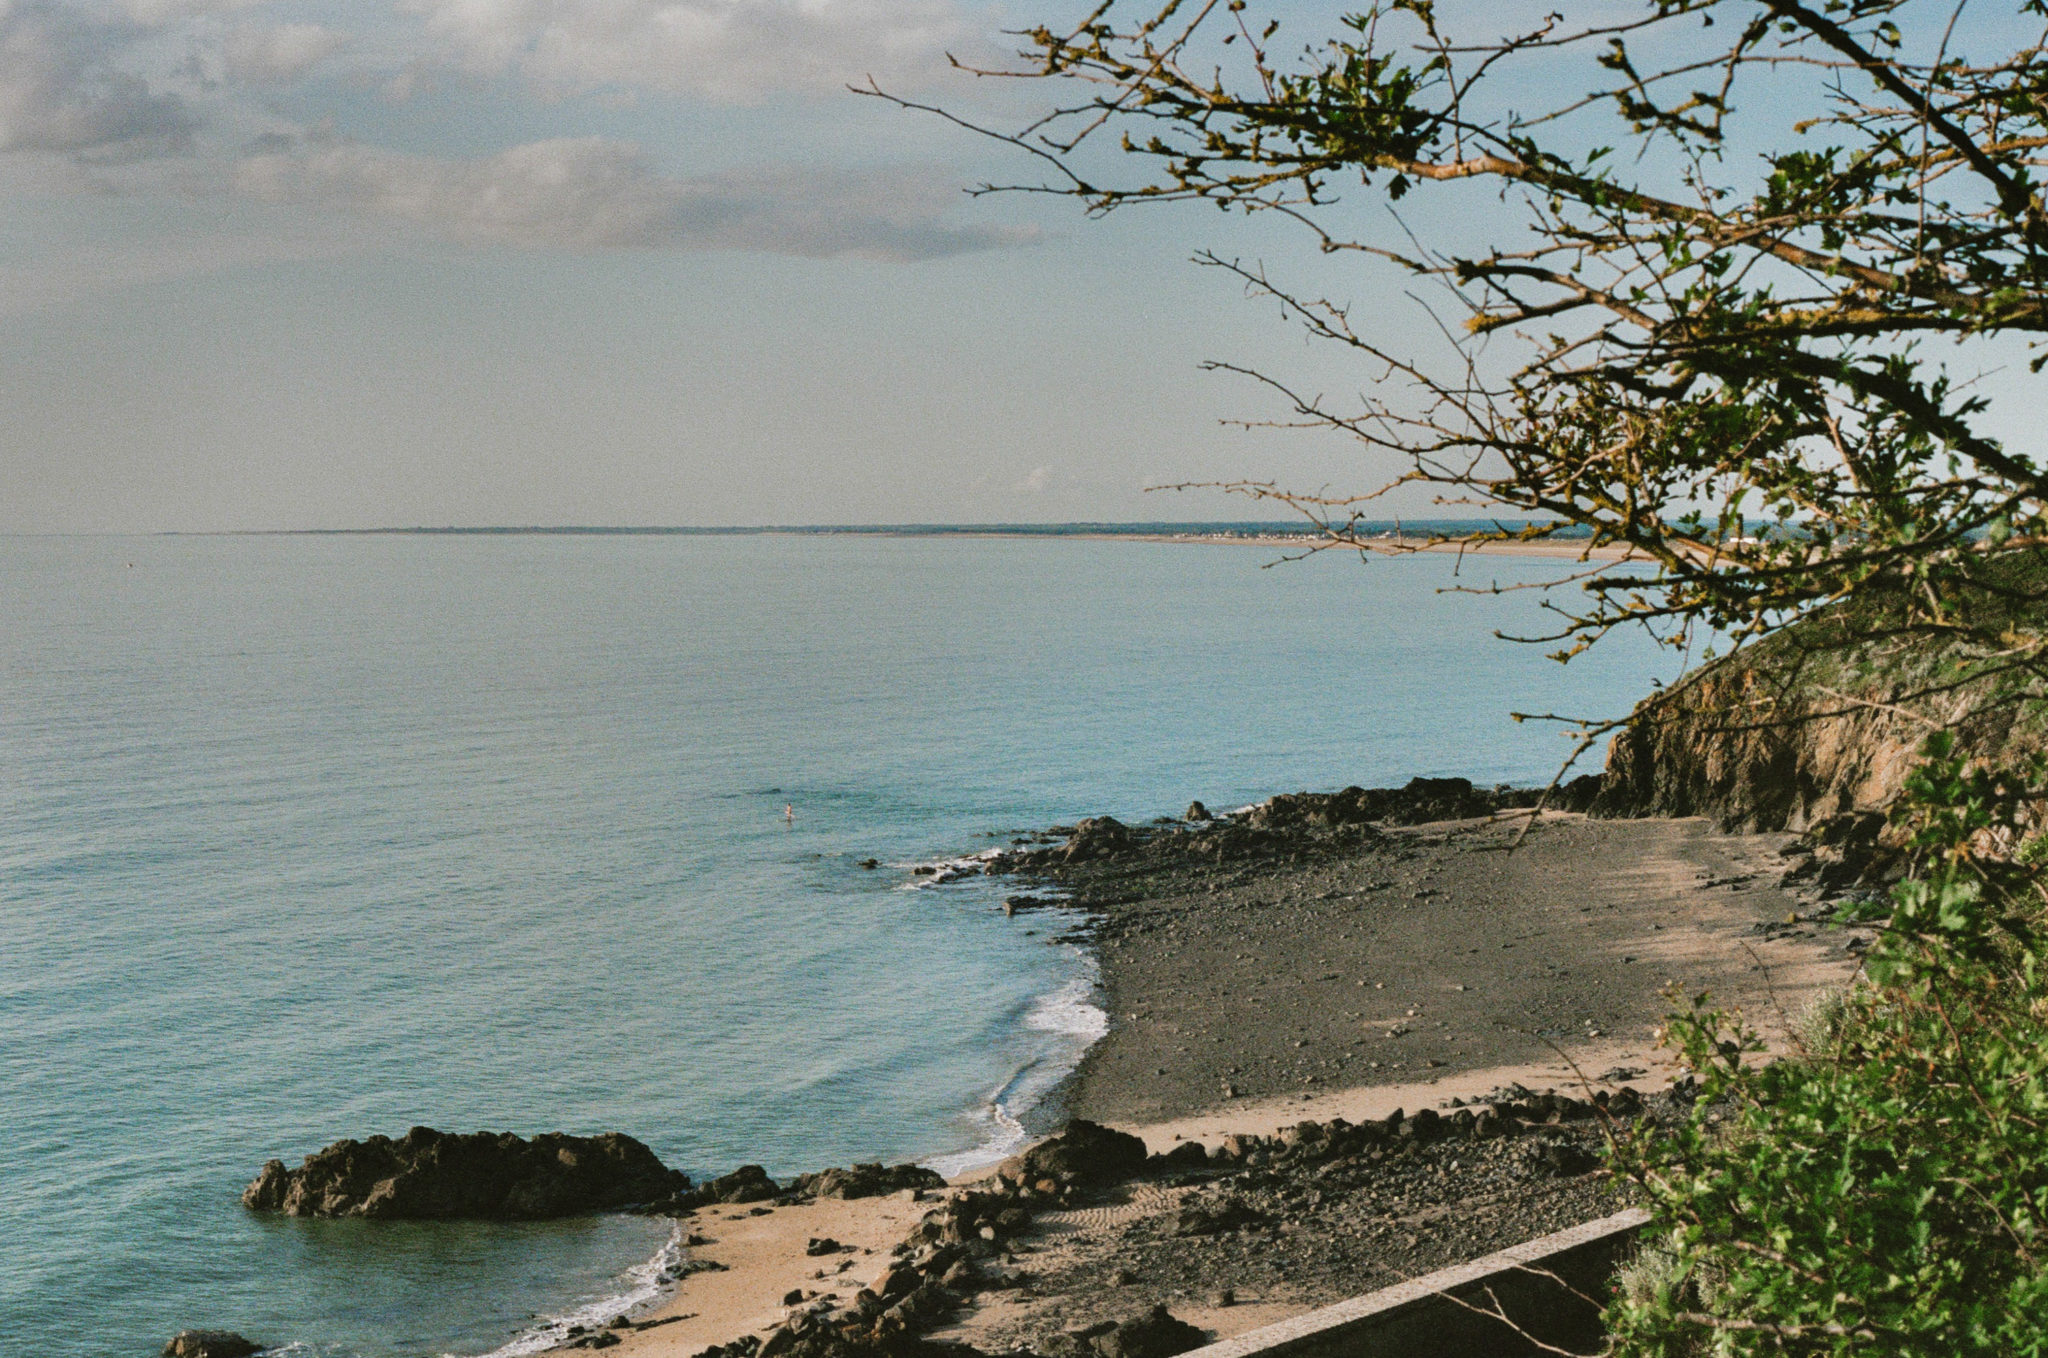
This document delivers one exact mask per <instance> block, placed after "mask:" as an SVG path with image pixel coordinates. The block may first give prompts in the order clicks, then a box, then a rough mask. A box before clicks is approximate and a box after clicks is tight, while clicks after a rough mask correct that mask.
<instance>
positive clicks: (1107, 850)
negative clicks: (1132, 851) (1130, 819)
mask: <svg viewBox="0 0 2048 1358" xmlns="http://www.w3.org/2000/svg"><path fill="white" fill-rule="evenodd" d="M1130 842H1131V831H1130V827H1129V826H1127V825H1125V824H1124V823H1123V822H1122V821H1120V820H1118V819H1117V818H1116V817H1115V816H1090V817H1089V818H1088V819H1086V820H1084V821H1082V822H1081V823H1080V824H1078V825H1076V826H1075V827H1074V833H1073V834H1072V835H1070V836H1068V838H1067V846H1066V848H1065V849H1064V850H1063V851H1062V852H1061V854H1060V857H1061V858H1062V859H1063V860H1064V861H1066V862H1069V863H1073V862H1078V861H1081V860H1084V859H1090V858H1108V857H1110V856H1111V855H1113V854H1115V853H1117V852H1119V851H1121V850H1123V849H1125V848H1127V847H1129V845H1130Z"/></svg>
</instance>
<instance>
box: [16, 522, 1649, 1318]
mask: <svg viewBox="0 0 2048 1358" xmlns="http://www.w3.org/2000/svg"><path fill="white" fill-rule="evenodd" d="M1273 555H1274V554H1273V553H1272V552H1271V551H1270V550H1269V549H1263V548H1257V547H1234V546H1233V547H1218V546H1171V545H1163V544H1148V543H1127V542H1098V541H1052V542H1047V541H1005V540H982V541H962V540H943V539H942V540H908V539H838V538H573V537H569V538H561V537H555V538H537V537H493V538H463V539H433V538H417V537H372V538H347V539H325V538H291V537H268V538H149V539H115V538H91V539H75V538H74V539H11V540H0V1090H4V1098H0V1183H4V1184H5V1192H4V1193H0V1353H6V1354H15V1353H24V1354H25V1353H30V1352H34V1353H37V1354H41V1355H48V1356H49V1358H70V1356H71V1355H78V1356H79V1358H83V1356H84V1355H137V1356H138V1358H139V1355H143V1354H147V1353H152V1352H154V1351H155V1349H156V1348H157V1347H158V1346H160V1345H161V1344H162V1342H163V1340H164V1339H165V1337H167V1336H168V1335H169V1334H170V1333H172V1332H173V1331H175V1330H177V1329H180V1328H182V1327H185V1326H191V1325H208V1326H212V1325H218V1326H226V1327H230V1328H234V1329H239V1330H242V1331H243V1332H245V1333H248V1334H250V1335H253V1336H256V1337H258V1338H260V1339H263V1340H266V1341H268V1342H271V1343H287V1342H290V1343H297V1344H303V1345H305V1346H307V1348H308V1349H309V1350H312V1351H317V1352H320V1353H325V1354H334V1355H349V1356H354V1355H361V1356H362V1358H387V1356H389V1358H412V1356H415V1355H430V1354H440V1353H456V1354H479V1353H484V1352H489V1351H492V1350H496V1349H499V1348H500V1347H501V1346H505V1345H507V1344H511V1345H512V1346H513V1349H514V1350H515V1351H516V1350H517V1349H519V1348H521V1347H530V1346H531V1345H532V1343H533V1335H534V1333H535V1331H534V1329H533V1326H534V1325H535V1324H536V1320H537V1318H546V1317H550V1316H560V1315H563V1314H566V1313H568V1312H570V1311H572V1310H574V1309H575V1308H577V1307H579V1306H582V1305H586V1304H590V1303H592V1302H595V1301H598V1300H600V1299H602V1298H605V1297H607V1296H615V1295H619V1294H620V1293H622V1292H624V1291H627V1290H629V1289H630V1288H632V1287H633V1286H634V1285H635V1282H634V1279H633V1278H632V1277H631V1276H630V1275H631V1270H633V1269H634V1268H635V1267H636V1266H638V1265H642V1264H644V1263H645V1261H647V1260H648V1259H649V1258H650V1257H652V1256H653V1255H654V1254H655V1253H656V1251H657V1250H659V1249H660V1248H661V1247H662V1245H663V1243H664V1241H665V1239H666V1228H665V1227H664V1226H662V1225H660V1224H658V1223H652V1222H647V1221H640V1220H604V1221H595V1222H592V1221H582V1222H569V1223H557V1224H542V1225H522V1226H503V1225H396V1224H366V1223H361V1222H301V1221H282V1220H278V1219H273V1218H260V1217H256V1216H253V1215H251V1214H248V1213H245V1212H243V1211H242V1209H241V1208H240V1207H239V1205H238V1204H237V1201H236V1197H237V1194H238V1193H239V1191H240V1189H241V1187H242V1185H243V1184H244V1183H245V1182H246V1181H247V1180H248V1179H249V1178H250V1177H251V1176H252V1175H253V1174H254V1172H255V1170H256V1169H257V1167H258V1166H259V1165H261V1163H262V1162H263V1161H264V1160H265V1159H266V1158H268V1157H271V1156H279V1157H282V1158H285V1159H287V1160H289V1161H292V1162H296V1161H297V1159H298V1158H299V1157H300V1156H303V1155H304V1154H306V1153H307V1152H308V1151H311V1150H313V1149H315V1148H317V1147H318V1146H320V1145H323V1144H325V1143H326V1142H327V1141H329V1140H331V1139H333V1138H335V1137H337V1136H343V1135H356V1136H360V1135H367V1134H370V1133H373V1132H380V1131H381V1132H389V1133H394V1134H395V1133H399V1132H402V1131H403V1130H404V1129H405V1128H407V1127H409V1126H411V1125H412V1124H414V1123H427V1124H431V1125H434V1126H439V1127H444V1128H451V1129H459V1130H470V1129H474V1128H479V1127H488V1128H493V1129H500V1128H503V1129H511V1130H515V1131H519V1132H523V1133H534V1132H539V1131H546V1130H554V1129H561V1130H566V1131H574V1132H585V1133H590V1132H598V1131H604V1130H610V1129H617V1130H621V1131H626V1132H629V1133H631V1134H633V1135H635V1136H638V1137H640V1138H641V1139H643V1140H645V1141H646V1142H648V1143H649V1144H650V1145H652V1146H653V1147H654V1148H655V1149H656V1151H658V1152H659V1153H660V1154H661V1155H662V1156H663V1157H664V1158H665V1159H666V1160H667V1161H668V1162H669V1163H670V1164H673V1165H676V1166H678V1167H680V1168H683V1169H686V1170H689V1171H691V1172H692V1173H697V1174H704V1173H717V1172H722V1171H724V1170H727V1169H730V1168H731V1167H732V1166H733V1165H735V1164H737V1163H740V1162H741V1161H759V1162H761V1163H764V1164H766V1165H767V1166H768V1167H769V1168H770V1169H771V1170H773V1171H775V1172H777V1173H792V1172H795V1171H798V1170H802V1169H810V1168H817V1167H820V1166H823V1165H825V1164H830V1163H844V1162H846V1161H850V1160H854V1159H875V1158H881V1159H891V1160H894V1159H906V1158H915V1157H955V1159H954V1160H952V1161H950V1162H949V1163H958V1162H959V1160H958V1157H961V1156H962V1155H966V1156H969V1157H971V1156H972V1155H973V1154H975V1153H976V1152H977V1151H978V1152H980V1153H982V1154H993V1153H995V1152H996V1151H998V1150H1000V1143H1001V1141H1002V1139H1003V1138H1004V1137H1005V1136H1010V1135H1014V1134H1015V1127H1014V1122H1013V1119H1012V1117H1011V1115H1013V1114H1028V1110H1029V1108H1030V1106H1031V1104H1032V1100H1033V1099H1034V1098H1035V1097H1036V1096H1037V1095H1038V1094H1039V1093H1041V1092H1042V1091H1043V1090H1044V1089H1045V1088H1046V1087H1047V1086H1049V1085H1050V1084H1051V1083H1052V1082H1053V1081H1054V1080H1056V1079H1057V1077H1058V1076H1059V1075H1060V1074H1061V1073H1062V1072H1063V1071H1064V1070H1065V1069H1066V1068H1068V1066H1070V1065H1071V1062H1072V1061H1073V1059H1075V1057H1076V1056H1077V1054H1078V1052H1079V1051H1080V1050H1081V1049H1082V1048H1083V1047H1084V1046H1085V1044H1086V1042H1087V1040H1088V1039H1089V1037H1090V1035H1091V1033H1092V1032H1093V1031H1095V1027H1094V1026H1093V1025H1099V1023H1100V1015H1099V1013H1097V1012H1096V1011H1094V1010H1093V1009H1092V1007H1091V1006H1090V1005H1089V1004H1088V999H1089V965H1090V964H1089V962H1088V959H1087V958H1085V957H1084V956H1082V955H1081V954H1079V953H1078V952H1076V951H1075V950H1074V949H1072V948H1069V947H1066V946H1061V945H1053V946H1048V940H1047V934H1048V932H1050V930H1049V929H1048V926H1047V923H1046V921H1045V920H1044V919H1043V918H1042V917H1041V918H1039V919H1038V920H1036V921H1032V920H1027V919H1024V918H1020V919H1018V920H1015V921H1012V920H1007V919H1005V918H1004V917H1003V916H1002V913H1001V911H1000V909H999V908H998V900H997V897H996V896H995V895H994V894H992V893H991V891H989V890H988V889H986V888H981V889H976V888H973V887H967V888H958V889H955V888H942V889H937V890H911V889H908V885H907V884H908V882H909V878H908V874H907V872H906V871H905V868H906V867H907V865H910V864H913V863H915V862H919V861H923V860H927V859H931V858H935V857H941V856H947V855H952V854H957V853H962V852H972V851H974V850H977V849H980V848H983V847H986V846H987V845H988V844H989V843H990V842H991V841H990V839H989V838H988V836H990V835H991V834H999V833H1000V832H1003V831H1007V830H1011V829H1014V828H1018V827H1027V826H1038V825H1043V824H1047V823H1052V822H1055V821H1060V820H1069V819H1071V818H1073V817H1075V816H1078V815H1083V814H1088V813H1093V812H1102V811H1108V812H1113V813H1115V814H1117V815H1120V816H1124V817H1149V816H1152V815H1156V814H1159V813H1162V812H1166V811H1171V810H1176V809H1178V808H1180V807H1182V806H1184V805H1185V804H1186V803H1187V801H1188V800H1189V799H1190V798H1192V797H1200V798H1202V799H1203V800H1205V801H1207V802H1208V803H1209V804H1210V805H1211V806H1229V805H1235V804H1241V803H1243V802H1246V801H1250V800H1254V799H1256V798H1259V797H1262V796H1264V795H1266V794H1268V793H1270V792H1273V791H1276V790H1284V789H1297V788H1304V787H1310V788H1313V787H1337V786H1342V785H1344V784H1346V783H1352V782H1361V783H1366V784H1375V783H1388V782H1395V781H1401V780H1405V779H1406V778H1408V777H1409V776H1411V775H1414V774H1424V773H1426V774H1451V773H1457V774H1466V775H1470V776H1473V777H1476V778H1480V779H1484V780H1514V781H1528V780H1535V779H1541V778H1547V777H1548V775H1549V774H1550V772H1551V770H1552V768H1553V767H1554V764H1555V762H1556V760H1557V758H1558V757H1559V755H1560V753H1561V752H1562V750H1563V748H1564V743H1563V742H1562V741H1561V740H1560V739H1559V737H1558V736H1557V735H1556V734H1554V733H1553V732H1551V731H1549V730H1547V729H1545V728H1541V727H1538V726H1534V725H1529V726H1517V725H1515V724H1513V723H1511V722H1510V721H1509V720H1508V719H1507V717H1506V713H1507V711H1508V710H1509V709H1510V708H1513V707H1523V708H1533V709H1541V710H1550V709H1568V710H1575V711H1599V712H1611V711H1615V710H1617V709H1619V708H1621V707H1622V706H1625V704H1626V702H1627V701H1628V699H1629V697H1631V696H1633V695H1635V694H1638V693H1640V692H1642V691H1643V689H1644V687H1645V685H1646V683H1647V681H1648V678H1649V676H1650V675H1651V674H1652V673H1653V672H1662V671H1668V670H1669V668H1670V661H1669V659H1668V658H1664V657H1660V656H1655V655H1652V654H1651V653H1650V652H1649V650H1648V648H1647V647H1646V646H1644V645H1642V644H1639V643H1636V642H1635V641H1634V639H1632V638H1631V639H1625V640H1624V641H1623V642H1622V644H1620V645H1618V646H1615V647H1614V648H1613V650H1612V651H1611V653H1609V654H1607V655H1605V656H1599V657H1595V658H1593V659H1590V660H1588V661H1585V662H1581V663H1575V664H1574V665H1572V666H1571V667H1569V668H1562V667H1559V666H1557V665H1555V664H1553V663H1551V662H1548V661H1546V660H1544V659H1543V658H1542V656H1541V654H1540V652H1539V651H1538V650H1536V649H1534V648H1526V647H1515V646H1510V645H1507V644H1504V643H1500V642H1496V641H1493V640H1491V639H1490V633H1491V631H1492V630H1493V629H1494V628H1496V627H1500V626H1509V627H1515V626H1529V625H1533V624H1534V622H1535V620H1536V616H1537V615H1536V612H1535V599H1534V597H1533V596H1531V595H1528V594H1509V595H1504V596H1498V597H1493V596H1489V597H1484V598H1470V597H1446V596H1442V595H1440V594H1438V593H1437V592H1436V591H1437V590H1438V589H1440V588H1441V587H1442V586H1444V585H1446V584H1449V583H1451V580H1450V575H1449V571H1450V558H1448V557H1442V556H1432V557H1420V558H1413V559H1409V560H1404V561H1398V562H1382V563H1376V564H1374V565H1372V566H1370V567H1364V568H1361V567H1360V566H1358V565H1357V564H1356V562H1355V561H1346V560H1340V559H1335V558H1326V559H1321V560H1318V561H1314V562H1309V563H1305V564H1301V565H1295V566H1289V567H1285V568H1281V569H1277V570H1268V571H1262V570H1260V569H1259V567H1260V565H1261V564H1263V563H1265V562H1267V561H1270V560H1272V559H1273ZM1556 569H1557V568H1556V566H1555V565H1553V564H1551V563H1544V562H1531V561H1511V560H1506V559H1502V560H1500V561H1497V562H1494V563H1491V564H1489V565H1488V566H1486V567H1485V568H1484V569H1483V570H1481V571H1479V573H1478V574H1477V575H1476V576H1474V575H1473V574H1472V568H1471V567H1469V566H1468V567H1467V580H1468V583H1472V582H1485V581H1490V580H1495V579H1499V580H1504V581H1517V580H1526V579H1532V578H1536V577H1537V576H1539V575H1542V574H1546V573H1550V572H1554V571H1555V570H1556ZM786 803H788V804H793V805H794V807H795V809H796V817H795V821H794V824H785V822H784V820H783V815H782V811H783V807H784V805H785V804H786ZM869 856H874V857H878V858H881V859H882V860H884V862H885V864H887V865H889V866H886V867H885V868H884V869H882V870H880V871H875V872H864V871H862V870H861V869H860V868H859V867H858V866H857V863H858V860H860V859H862V858H866V857H869ZM999 1092H1000V1099H998V1098H997V1097H996V1096H997V1095H998V1093H999ZM998 1102H999V1103H1001V1104H1002V1105H1003V1107H1002V1108H1001V1109H998V1108H997V1107H996V1106H995V1103H998ZM522 1334H524V1335H525V1336H526V1337H527V1339H526V1342H525V1343H524V1344H522V1343H521V1342H520V1336H521V1335H522Z"/></svg>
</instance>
